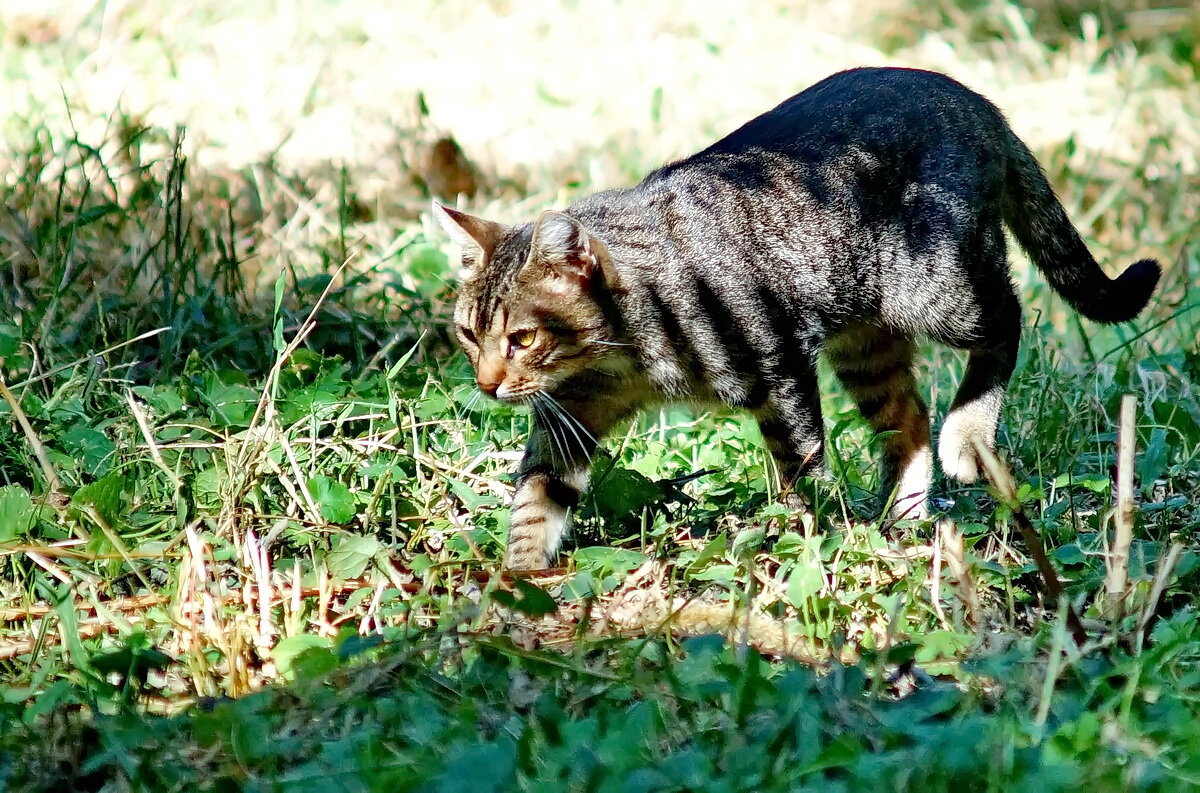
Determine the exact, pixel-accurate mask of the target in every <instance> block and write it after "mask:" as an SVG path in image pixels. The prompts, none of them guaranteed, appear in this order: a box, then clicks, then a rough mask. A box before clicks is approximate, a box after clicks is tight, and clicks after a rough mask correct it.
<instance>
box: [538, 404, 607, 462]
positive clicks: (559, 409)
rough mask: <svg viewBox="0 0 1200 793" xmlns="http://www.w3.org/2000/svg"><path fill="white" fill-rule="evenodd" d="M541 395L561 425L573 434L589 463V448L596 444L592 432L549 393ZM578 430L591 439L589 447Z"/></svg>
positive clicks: (590, 457) (590, 455)
mask: <svg viewBox="0 0 1200 793" xmlns="http://www.w3.org/2000/svg"><path fill="white" fill-rule="evenodd" d="M543 396H544V397H545V398H546V404H548V405H550V406H551V407H552V408H553V409H554V412H555V413H556V415H557V416H558V417H559V418H560V420H561V421H562V424H563V426H565V427H566V429H568V430H570V431H571V435H572V436H574V438H575V442H576V443H577V444H579V451H580V452H581V453H582V454H583V456H584V458H585V459H586V460H587V461H588V462H589V463H590V462H591V461H592V454H593V452H592V451H591V449H594V448H595V445H596V438H595V436H593V435H592V433H590V432H588V429H587V427H585V426H583V425H582V424H581V423H579V419H577V418H575V417H574V416H572V415H571V414H570V413H569V412H568V411H567V409H566V408H564V407H563V406H562V405H561V404H559V402H558V400H556V399H555V398H554V397H552V396H550V395H549V394H543ZM580 431H582V432H583V434H584V435H586V436H587V437H588V438H589V439H590V440H591V441H592V446H591V447H590V448H589V446H588V444H586V443H584V441H583V437H582V436H580V434H579V433H580ZM563 437H564V438H565V437H566V433H565V432H564V434H563Z"/></svg>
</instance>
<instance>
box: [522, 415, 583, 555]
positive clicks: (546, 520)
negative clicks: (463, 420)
mask: <svg viewBox="0 0 1200 793" xmlns="http://www.w3.org/2000/svg"><path fill="white" fill-rule="evenodd" d="M569 429H572V428H568V427H567V426H566V425H565V424H564V423H563V420H562V419H561V418H557V417H555V416H553V415H544V414H542V413H540V412H539V413H537V414H535V416H534V420H533V433H532V435H531V436H530V438H529V445H528V446H527V447H526V449H525V457H524V459H523V460H522V461H521V467H520V469H519V472H518V474H517V489H516V494H515V495H514V496H513V505H512V511H511V513H510V516H509V522H508V549H507V551H506V552H505V555H504V565H505V567H507V568H508V569H510V570H541V569H543V568H546V567H549V566H550V565H551V564H552V563H553V561H554V558H555V556H556V555H557V554H558V546H559V544H560V543H561V542H562V538H563V535H564V534H565V533H566V530H567V527H568V523H569V521H570V518H571V512H572V510H574V508H575V507H576V505H577V504H578V503H579V499H580V496H581V495H582V494H583V491H584V490H585V489H586V488H587V483H588V474H589V471H590V464H591V456H592V453H593V452H594V451H595V448H596V440H595V436H594V435H593V434H592V433H591V431H588V430H586V429H585V428H584V427H583V426H582V425H578V424H577V425H575V426H574V427H573V429H574V433H573V434H572V433H571V432H570V431H569Z"/></svg>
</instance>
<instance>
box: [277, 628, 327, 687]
mask: <svg viewBox="0 0 1200 793" xmlns="http://www.w3.org/2000/svg"><path fill="white" fill-rule="evenodd" d="M332 648H333V639H331V638H329V637H328V636H314V635H313V634H311V633H301V634H299V635H297V636H289V637H287V638H286V639H281V640H280V642H279V644H277V645H275V649H274V650H272V651H271V657H272V658H274V659H275V666H276V668H277V669H278V670H279V674H280V675H282V676H283V678H284V679H285V680H296V679H297V678H313V677H319V676H320V675H323V674H325V673H326V672H329V671H331V670H332V669H335V668H336V667H337V665H338V659H337V656H336V655H334V653H333V649H332Z"/></svg>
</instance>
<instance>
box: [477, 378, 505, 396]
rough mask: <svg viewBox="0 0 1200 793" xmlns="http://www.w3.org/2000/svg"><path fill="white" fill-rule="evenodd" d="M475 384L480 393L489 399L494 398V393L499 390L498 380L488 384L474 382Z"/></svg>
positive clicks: (478, 381) (481, 381)
mask: <svg viewBox="0 0 1200 793" xmlns="http://www.w3.org/2000/svg"><path fill="white" fill-rule="evenodd" d="M475 384H476V385H478V386H479V390H480V391H482V392H483V393H485V394H487V395H488V396H490V397H494V396H496V392H497V391H498V390H500V381H498V380H493V381H490V382H484V381H483V380H476V381H475Z"/></svg>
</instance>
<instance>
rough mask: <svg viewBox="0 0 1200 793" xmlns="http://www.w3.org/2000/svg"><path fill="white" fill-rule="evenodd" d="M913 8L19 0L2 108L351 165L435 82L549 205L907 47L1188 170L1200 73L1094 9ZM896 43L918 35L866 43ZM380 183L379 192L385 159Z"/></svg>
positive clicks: (1088, 142)
mask: <svg viewBox="0 0 1200 793" xmlns="http://www.w3.org/2000/svg"><path fill="white" fill-rule="evenodd" d="M933 7H935V8H936V7H937V4H934V6H933ZM920 8H924V6H915V5H914V6H900V7H897V6H896V5H895V4H893V3H885V2H879V1H878V0H871V2H866V3H854V4H845V3H829V2H814V1H813V0H808V1H807V2H781V1H780V0H770V1H769V2H761V3H729V4H717V3H710V4H705V5H704V6H703V7H701V6H697V5H696V4H694V3H687V2H683V1H682V0H666V1H664V2H655V3H648V4H639V5H636V6H635V5H631V4H628V3H618V2H613V0H579V2H545V1H543V2H534V3H510V2H483V3H480V2H467V1H465V0H452V1H451V2H444V3H399V2H392V3H380V2H368V1H367V0H357V1H352V2H346V3H331V2H317V1H316V0H266V1H265V2H261V3H239V4H233V3H228V2H220V1H218V0H209V2H200V3H189V4H186V6H184V5H179V4H172V3H168V2H150V3H147V2H139V1H138V0H113V1H112V2H105V3H98V4H84V3H76V2H71V1H70V0H57V2H56V1H55V0H49V2H45V1H44V0H32V1H31V2H17V3H16V4H15V5H14V4H13V3H9V4H8V5H7V6H6V9H7V11H6V13H5V15H4V17H5V21H4V24H5V29H4V33H3V40H4V41H5V42H6V43H8V44H9V45H10V46H11V45H12V44H14V43H19V42H20V41H28V40H34V41H38V42H39V43H38V45H37V46H28V47H24V48H21V49H19V50H15V51H14V52H15V54H13V55H10V56H9V63H10V73H11V71H12V70H13V66H16V67H17V68H19V70H20V72H21V73H23V75H24V77H23V79H17V80H13V79H10V80H9V87H8V90H7V91H6V92H5V94H4V96H3V97H2V98H0V114H3V115H4V116H6V117H9V118H30V117H36V116H41V115H44V114H49V115H51V116H52V117H56V118H58V119H59V120H60V122H61V123H62V124H63V125H64V126H65V125H66V124H67V123H68V120H67V118H66V113H67V110H68V109H70V110H71V111H72V114H73V116H72V119H71V122H70V123H73V124H75V125H76V126H77V127H78V128H79V129H80V130H81V131H83V130H87V129H89V128H92V127H95V126H97V125H103V124H105V123H106V121H107V119H108V118H109V117H110V116H111V115H112V114H113V111H115V110H116V109H117V108H122V109H124V110H125V111H127V112H131V113H134V114H136V115H138V116H141V117H143V118H144V119H145V121H146V122H148V123H150V124H153V125H156V126H159V127H162V128H165V129H171V128H173V127H174V126H175V125H177V124H184V125H186V126H187V128H188V130H189V135H190V144H189V145H190V147H191V148H192V150H193V152H202V155H201V156H200V158H199V161H200V163H201V164H202V165H204V166H207V167H215V166H218V165H220V166H226V167H240V166H243V165H246V164H253V163H258V162H262V161H264V160H265V159H267V158H272V159H274V160H275V161H277V162H279V163H282V164H284V165H286V166H289V167H297V168H303V167H312V166H315V165H318V164H322V163H325V162H329V161H333V162H342V163H347V164H349V165H351V166H359V165H371V164H375V163H377V162H379V159H380V157H381V156H384V157H386V155H387V154H388V152H389V149H391V148H392V147H394V146H395V145H396V142H397V132H398V130H400V129H403V128H405V127H406V126H407V125H409V124H411V122H412V115H413V114H412V108H413V104H414V96H415V94H416V93H417V92H424V94H425V96H426V97H427V99H428V103H429V106H430V108H431V109H432V113H433V118H434V120H435V121H436V122H437V123H438V124H440V125H441V126H443V127H445V128H447V129H449V130H451V131H452V132H453V133H454V135H455V136H457V138H458V139H459V140H460V141H461V142H462V144H463V145H464V146H465V147H466V149H467V151H468V153H469V154H470V155H472V156H473V157H474V158H475V159H477V160H479V161H482V162H485V163H488V164H489V165H490V166H492V167H493V168H494V169H495V170H496V171H497V172H499V173H503V174H507V175H519V176H521V177H522V178H523V179H525V180H527V182H528V185H529V187H530V189H531V191H532V192H534V193H536V194H537V197H538V200H540V201H542V202H554V201H557V200H561V196H560V195H559V194H558V191H559V190H560V189H561V187H562V184H563V180H564V177H566V176H568V175H575V176H576V177H577V178H578V179H579V180H581V181H582V182H583V183H585V184H586V185H588V186H592V187H603V186H610V185H614V184H618V183H624V182H626V181H628V180H629V178H630V176H631V174H630V173H629V172H630V171H637V170H641V169H643V168H645V167H649V166H652V165H654V164H657V163H659V162H661V161H663V160H666V159H669V158H672V157H676V156H680V155H683V154H686V153H688V152H689V151H691V150H693V149H694V148H695V147H697V146H698V145H700V144H701V143H703V142H704V141H706V140H708V139H710V138H711V137H712V136H714V135H717V134H720V133H721V132H724V131H728V130H729V129H731V128H732V127H734V126H736V125H737V124H739V123H741V122H742V121H744V120H746V119H747V118H749V117H751V116H753V115H755V114H757V113H759V112H762V111H763V110H765V109H767V108H769V107H771V106H773V105H774V104H775V103H777V102H778V101H780V100H782V99H783V98H785V97H786V96H788V95H790V94H792V93H794V92H795V91H797V90H799V89H801V88H803V87H804V86H806V85H808V84H811V83H812V82H814V81H816V80H817V79H819V78H821V77H823V76H825V75H827V74H829V73H831V72H833V71H835V70H837V69H841V68H846V67H850V66H855V65H865V64H896V65H907V66H916V67H924V68H931V69H938V70H942V71H945V72H947V73H949V74H951V75H953V76H955V77H957V78H959V79H961V80H963V81H964V82H966V83H967V84H969V85H971V86H973V87H975V88H977V89H978V90H980V91H982V92H983V93H985V94H986V95H988V96H990V97H991V98H993V99H994V100H995V101H996V102H997V103H998V104H999V105H1000V106H1001V107H1002V108H1003V109H1004V110H1005V111H1006V112H1007V113H1008V114H1009V115H1010V117H1011V119H1012V121H1013V124H1014V126H1015V127H1016V129H1017V130H1018V131H1019V132H1020V133H1021V134H1022V135H1023V136H1025V137H1026V138H1027V139H1029V141H1030V142H1031V143H1032V144H1033V145H1034V146H1035V147H1037V148H1046V147H1049V146H1054V145H1056V144H1060V143H1062V142H1063V141H1066V140H1068V139H1073V140H1074V142H1075V144H1076V146H1077V149H1076V154H1075V161H1074V162H1073V163H1072V165H1074V166H1076V168H1077V169H1084V170H1086V169H1087V167H1088V166H1089V163H1091V162H1093V161H1094V159H1095V158H1096V157H1098V156H1100V155H1104V156H1107V157H1113V158H1117V159H1119V160H1126V161H1131V162H1132V161H1136V160H1138V158H1139V154H1140V153H1141V152H1142V151H1144V150H1145V148H1146V146H1147V141H1148V140H1150V139H1152V138H1155V137H1168V138H1170V139H1171V140H1172V142H1173V144H1174V145H1173V146H1172V147H1171V150H1170V154H1169V158H1170V160H1171V161H1168V162H1159V163H1158V165H1159V167H1162V168H1167V167H1169V166H1171V165H1175V164H1179V165H1180V166H1182V168H1183V170H1184V171H1185V172H1186V173H1192V174H1194V173H1196V170H1197V156H1198V153H1200V129H1197V126H1196V124H1195V123H1194V119H1195V118H1196V117H1197V115H1198V113H1200V86H1198V85H1197V84H1196V81H1195V80H1194V79H1193V78H1192V76H1191V74H1189V70H1188V68H1187V66H1186V65H1183V64H1180V63H1178V62H1177V61H1172V60H1170V59H1168V58H1167V57H1166V56H1165V55H1153V54H1152V55H1146V54H1142V55H1140V56H1139V55H1136V54H1135V53H1134V51H1133V50H1132V48H1131V47H1129V46H1125V45H1122V44H1121V43H1120V41H1116V42H1114V41H1113V40H1112V38H1111V37H1109V36H1108V35H1101V34H1100V32H1099V31H1098V30H1097V26H1096V25H1094V24H1090V23H1089V22H1088V21H1087V20H1086V19H1085V22H1084V30H1083V31H1082V34H1079V33H1076V34H1075V35H1071V36H1069V38H1068V40H1067V43H1065V44H1064V45H1063V46H1061V47H1059V48H1058V49H1056V50H1052V49H1050V48H1048V47H1047V46H1046V45H1045V44H1043V43H1042V42H1040V41H1038V40H1035V38H1034V37H1033V33H1032V32H1031V29H1030V27H1029V20H1031V19H1034V18H1041V17H1045V16H1046V10H1045V9H1044V8H1043V9H1041V17H1035V15H1034V14H1033V12H1030V11H1026V12H1024V13H1022V12H1021V11H1020V10H1019V9H1018V7H1017V6H1015V5H1008V4H1006V3H1001V2H991V3H986V4H981V6H980V11H979V12H978V13H977V14H976V15H975V17H974V18H973V19H972V20H971V21H973V22H974V23H975V25H976V27H989V28H991V29H997V30H1001V31H1004V32H1006V33H1007V34H1008V35H1007V36H1005V38H1004V39H1003V40H998V39H992V40H989V41H983V42H980V41H973V40H972V39H971V38H970V36H971V32H972V31H971V28H970V26H968V25H965V24H964V25H963V26H962V28H961V29H955V28H950V29H946V30H932V29H931V30H922V27H921V26H922V25H928V24H930V23H931V22H933V21H935V20H934V19H933V18H931V15H930V13H929V12H928V11H925V12H922V11H920V10H918V9H920ZM1093 21H1094V20H1093ZM890 39H897V40H899V41H902V42H904V43H906V44H907V46H903V47H901V48H899V49H898V50H897V51H895V52H894V53H892V54H890V55H889V54H885V53H884V52H881V51H880V50H879V49H878V48H877V47H876V46H875V43H876V42H878V41H880V40H890ZM14 62H15V63H14ZM376 178H377V179H379V180H381V185H380V187H381V189H382V188H384V187H386V186H387V185H388V184H389V180H390V179H392V178H394V174H386V173H380V174H378V175H377V177H376ZM498 209H499V208H498ZM509 211H511V210H509Z"/></svg>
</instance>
